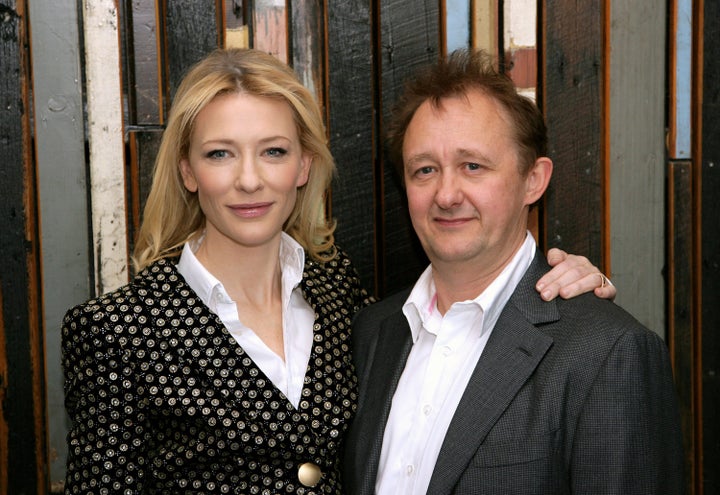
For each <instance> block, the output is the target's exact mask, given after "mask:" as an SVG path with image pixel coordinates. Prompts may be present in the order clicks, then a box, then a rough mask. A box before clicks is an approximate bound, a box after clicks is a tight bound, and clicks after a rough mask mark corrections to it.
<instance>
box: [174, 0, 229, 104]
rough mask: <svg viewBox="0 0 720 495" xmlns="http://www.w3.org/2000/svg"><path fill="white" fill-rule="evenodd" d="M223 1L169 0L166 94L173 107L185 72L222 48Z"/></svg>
mask: <svg viewBox="0 0 720 495" xmlns="http://www.w3.org/2000/svg"><path fill="white" fill-rule="evenodd" d="M218 1H219V0H215V1H202V2H198V1H196V0H165V1H164V2H162V3H163V5H164V11H162V12H161V15H162V16H163V17H164V19H165V26H164V33H163V35H164V39H165V61H164V62H165V70H166V74H167V81H168V88H167V89H166V92H165V94H166V95H167V97H168V98H169V102H170V104H172V103H171V102H172V96H173V95H174V94H175V91H176V90H177V87H178V85H179V84H180V81H181V80H182V78H183V76H184V75H185V72H187V70H188V69H189V68H190V67H191V66H192V65H193V64H194V63H196V62H199V61H200V59H202V58H203V57H204V56H205V55H207V54H208V53H209V52H211V51H212V50H214V49H215V48H217V47H219V46H221V45H222V42H223V39H224V36H223V33H222V32H221V29H219V28H218V19H221V14H220V15H219V14H218V12H222V6H221V5H218Z"/></svg>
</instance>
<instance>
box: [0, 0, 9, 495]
mask: <svg viewBox="0 0 720 495" xmlns="http://www.w3.org/2000/svg"><path fill="white" fill-rule="evenodd" d="M0 5H2V4H1V3H0ZM0 51H2V52H4V50H1V49H0ZM0 98H2V97H1V96H0ZM0 149H2V147H0ZM8 378H9V373H8V359H7V346H6V345H5V305H4V304H3V286H2V284H0V406H2V407H0V493H8V469H9V467H10V462H9V459H10V456H9V453H8V451H9V447H10V442H9V433H10V428H9V425H8V419H7V418H6V417H5V407H4V404H5V401H6V400H7V390H8Z"/></svg>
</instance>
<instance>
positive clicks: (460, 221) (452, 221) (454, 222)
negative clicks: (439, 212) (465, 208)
mask: <svg viewBox="0 0 720 495" xmlns="http://www.w3.org/2000/svg"><path fill="white" fill-rule="evenodd" d="M471 220H472V219H471V218H467V217H462V218H443V217H435V219H434V221H435V223H437V224H438V225H440V226H442V227H450V228H452V227H458V226H462V225H465V224H466V223H468V222H470V221H471Z"/></svg>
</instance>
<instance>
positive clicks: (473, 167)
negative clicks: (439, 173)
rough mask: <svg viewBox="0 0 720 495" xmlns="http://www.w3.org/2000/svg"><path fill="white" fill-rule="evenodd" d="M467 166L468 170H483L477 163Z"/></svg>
mask: <svg viewBox="0 0 720 495" xmlns="http://www.w3.org/2000/svg"><path fill="white" fill-rule="evenodd" d="M465 166H466V167H467V168H468V170H480V168H481V167H480V165H479V164H477V163H467V164H466V165H465Z"/></svg>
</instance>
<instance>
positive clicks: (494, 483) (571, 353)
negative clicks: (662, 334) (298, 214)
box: [344, 253, 683, 495]
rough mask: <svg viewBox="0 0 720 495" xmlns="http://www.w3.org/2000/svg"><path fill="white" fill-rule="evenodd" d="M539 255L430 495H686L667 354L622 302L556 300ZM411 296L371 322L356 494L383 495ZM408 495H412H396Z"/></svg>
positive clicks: (360, 322)
mask: <svg viewBox="0 0 720 495" xmlns="http://www.w3.org/2000/svg"><path fill="white" fill-rule="evenodd" d="M548 270H549V266H548V265H547V263H546V262H545V260H544V258H543V257H542V254H541V253H538V254H537V255H536V257H535V260H534V261H533V263H532V264H531V266H530V268H529V269H528V271H527V273H526V274H525V276H524V277H523V279H522V281H521V282H520V283H519V285H518V287H517V288H516V290H515V292H514V293H513V295H512V296H511V298H510V300H509V301H508V303H507V304H506V306H505V308H504V309H503V311H502V314H501V316H500V319H499V320H498V322H497V324H496V325H495V328H494V330H493V332H492V335H491V336H490V339H489V341H488V343H487V345H486V347H485V350H484V351H483V354H482V356H481V357H480V359H479V360H478V362H477V365H476V367H475V370H474V372H473V375H472V377H471V379H470V382H469V384H468V386H467V388H466V390H465V393H464V395H463V397H462V399H461V401H460V404H459V405H458V408H457V410H456V412H455V415H454V417H453V419H452V421H451V423H450V426H449V429H448V432H447V434H446V437H445V440H444V443H443V445H442V449H441V451H440V455H439V457H438V460H437V463H436V465H435V469H434V471H433V474H432V479H431V481H430V486H429V489H428V492H427V493H428V494H434V495H447V494H451V493H456V494H476V493H477V494H482V495H493V494H513V495H516V494H547V495H561V494H570V493H573V494H580V493H581V494H618V495H633V494H658V495H659V494H662V495H670V494H678V493H682V492H683V475H682V472H683V452H682V439H681V432H680V420H679V412H678V404H677V398H676V394H675V389H674V386H673V378H672V371H671V368H670V362H669V358H668V352H667V347H666V345H665V343H664V342H663V341H662V339H661V338H659V337H658V336H657V335H656V334H655V333H653V332H651V331H649V330H648V329H646V328H645V327H643V326H642V325H641V324H640V323H639V322H637V321H636V320H635V319H634V318H633V317H632V316H630V315H629V314H628V313H627V312H625V311H624V310H622V309H621V308H620V307H618V306H616V305H615V304H614V303H612V302H610V301H607V300H602V299H598V298H596V297H595V296H594V295H592V294H586V295H583V296H580V297H577V298H573V299H569V300H562V299H556V300H554V301H551V302H545V301H543V300H542V299H541V298H540V296H539V295H538V293H537V292H536V291H535V288H534V286H535V282H536V281H537V280H538V279H539V278H540V277H541V276H542V275H543V274H544V273H545V272H547V271H548ZM408 293H409V292H404V293H401V294H398V295H396V296H393V297H390V298H388V299H386V300H384V301H381V302H379V303H377V304H375V305H372V306H370V307H369V308H367V309H365V310H363V311H361V312H360V314H359V315H358V317H357V318H356V320H355V323H354V328H353V353H354V361H355V365H356V371H357V374H358V377H359V380H360V391H359V397H360V403H359V407H358V412H357V416H356V417H355V420H354V422H353V425H352V426H351V429H350V433H349V435H348V437H347V440H346V447H345V462H344V476H345V483H344V485H345V488H346V489H347V491H348V493H350V494H357V495H369V494H372V493H373V492H374V486H375V481H376V476H377V470H378V460H379V458H380V448H381V444H382V438H383V432H384V429H385V424H386V422H387V418H388V414H389V412H390V406H391V402H392V397H393V394H394V392H395V388H396V387H397V383H398V380H399V378H400V375H401V373H402V370H403V367H404V365H405V361H406V360H407V356H408V353H409V352H410V348H411V346H412V340H411V336H410V329H409V326H408V323H407V320H406V319H405V316H404V315H403V313H402V310H401V309H402V305H403V303H404V301H405V300H406V298H407V296H408ZM397 495H404V494H397Z"/></svg>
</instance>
